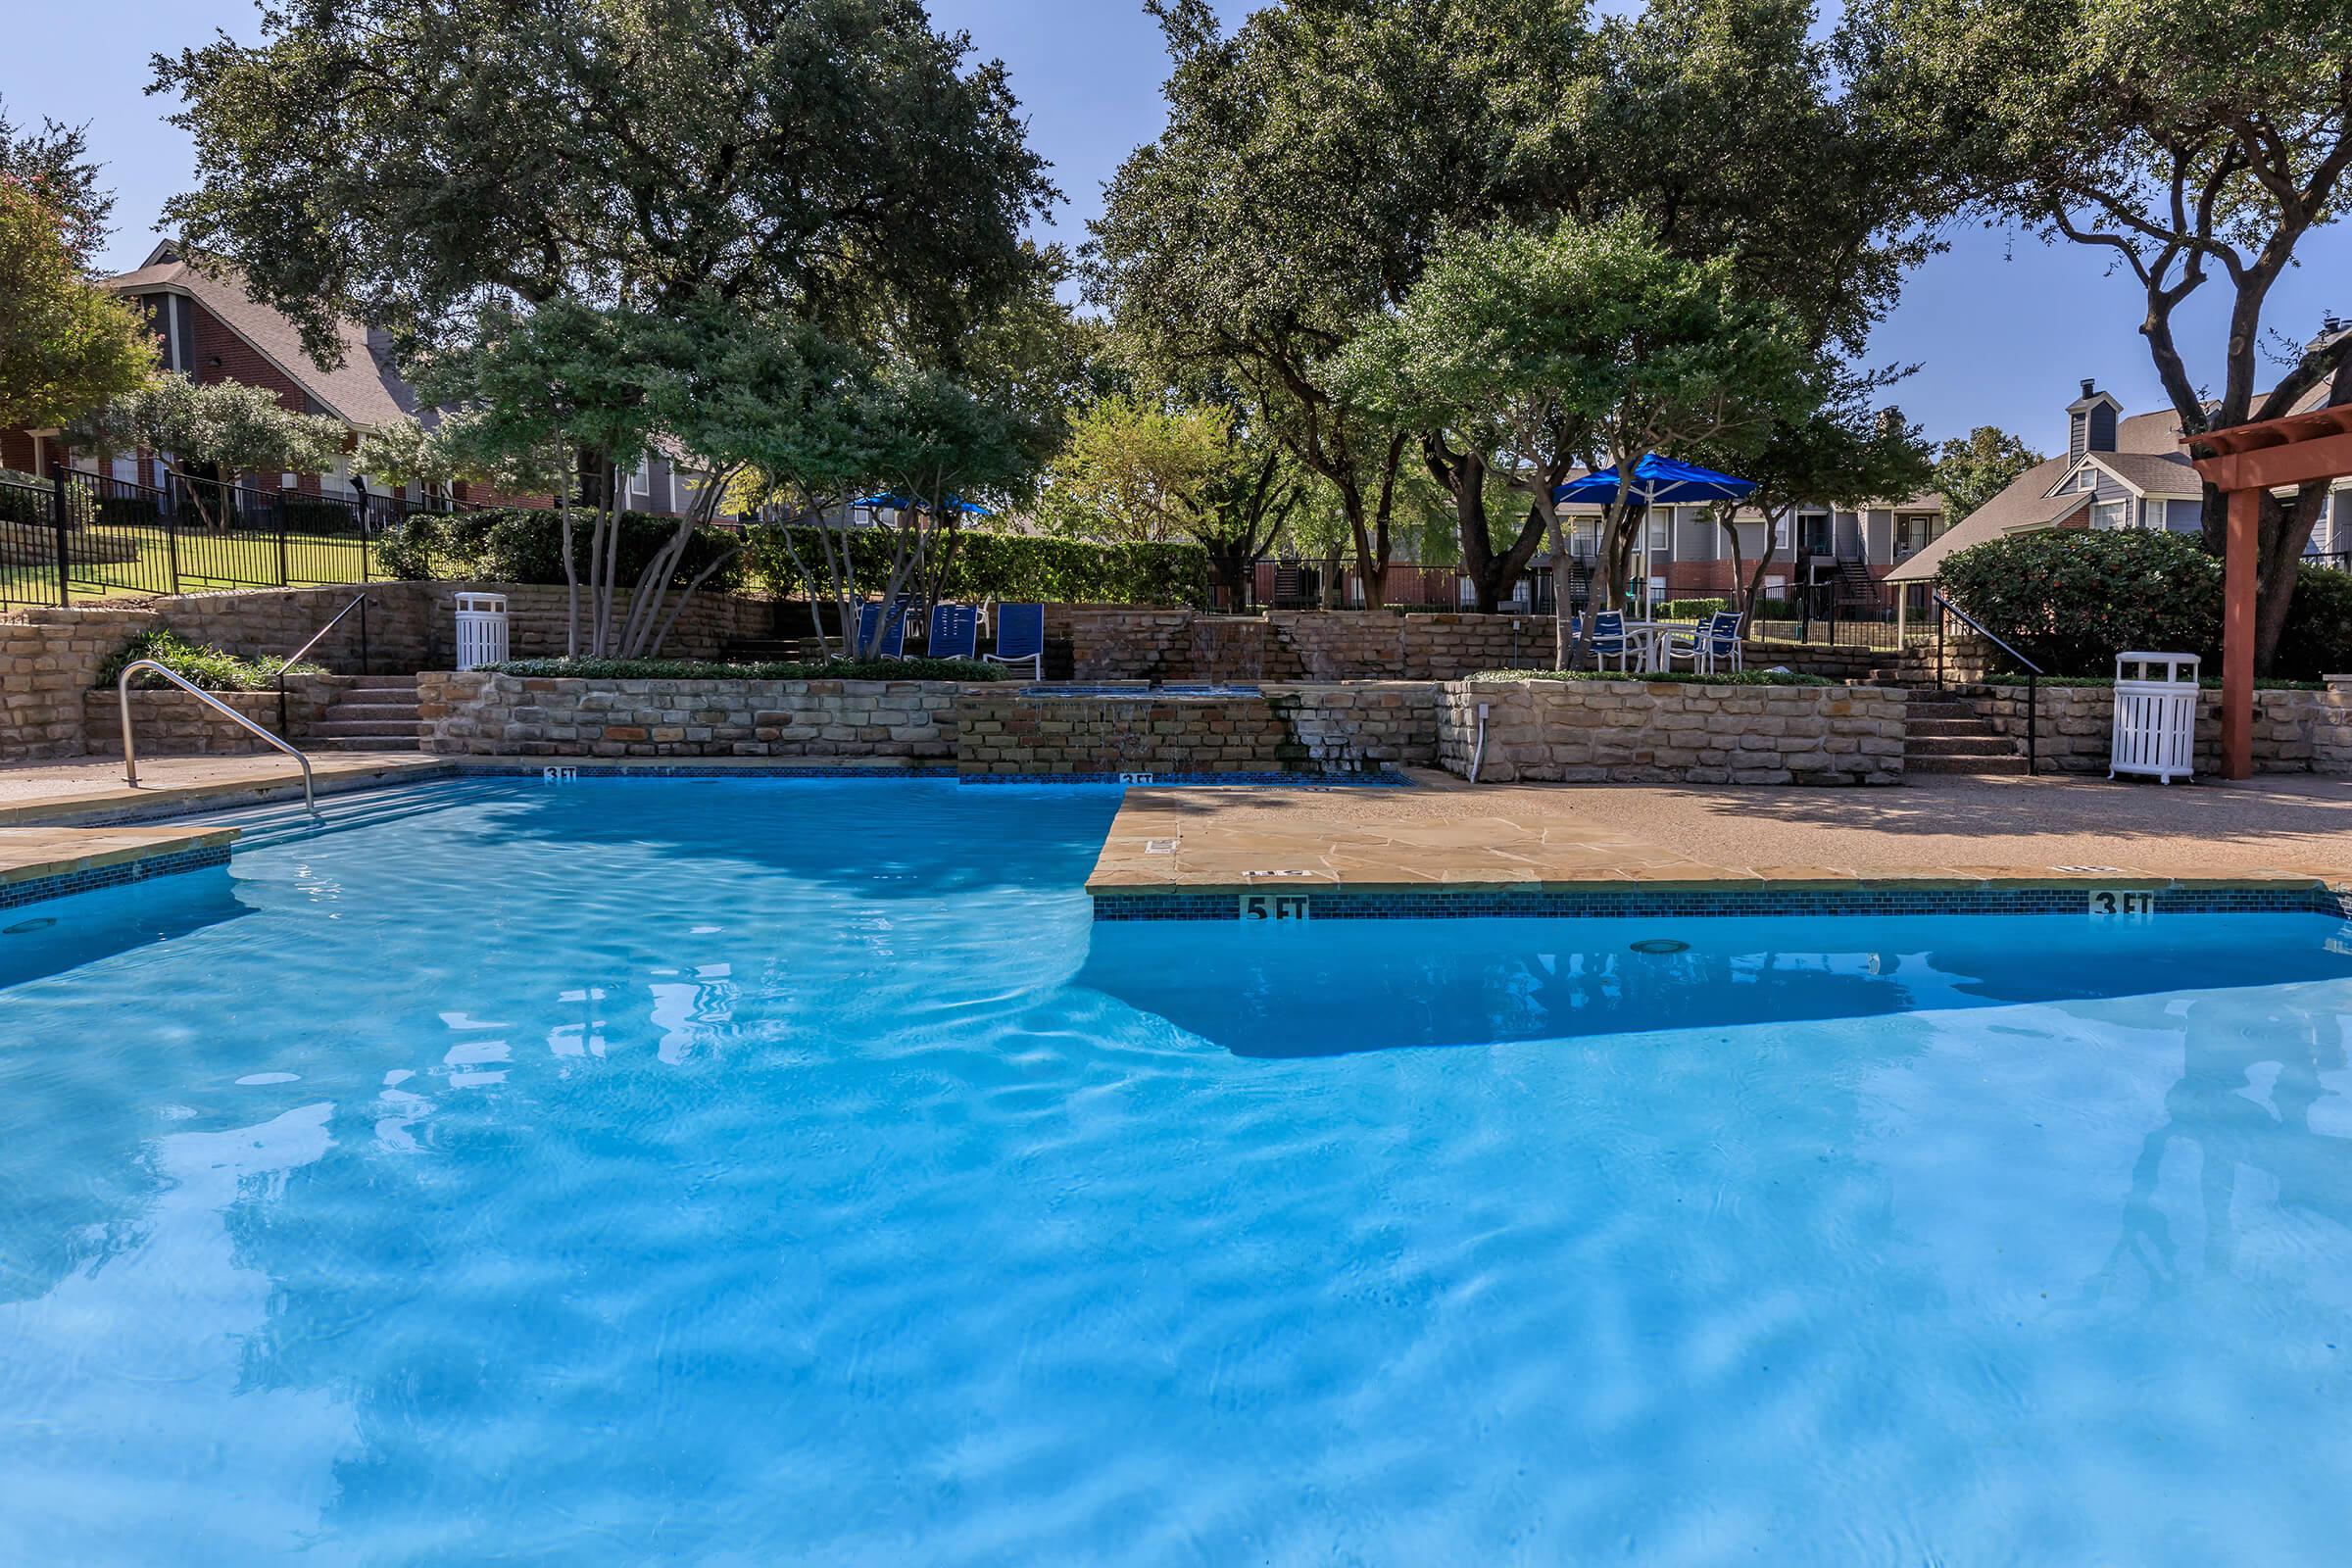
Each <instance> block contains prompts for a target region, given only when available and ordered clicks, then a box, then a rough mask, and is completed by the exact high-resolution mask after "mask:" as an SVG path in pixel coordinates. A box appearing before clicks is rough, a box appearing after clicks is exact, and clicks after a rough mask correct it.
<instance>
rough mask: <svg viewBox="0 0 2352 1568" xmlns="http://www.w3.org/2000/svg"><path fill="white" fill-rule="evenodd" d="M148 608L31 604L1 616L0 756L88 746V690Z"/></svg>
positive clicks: (34, 755) (60, 752)
mask: <svg viewBox="0 0 2352 1568" xmlns="http://www.w3.org/2000/svg"><path fill="white" fill-rule="evenodd" d="M153 624H154V617H152V616H151V615H148V614H147V613H144V612H142V611H135V610H131V611H125V610H28V611H25V612H23V613H20V614H18V615H16V616H14V617H12V618H10V619H7V620H0V761H25V760H34V759H39V758H48V757H75V756H79V755H80V754H81V753H82V752H83V751H84V750H86V749H87V748H86V736H87V730H86V727H85V723H84V716H83V697H84V694H86V693H87V692H88V691H89V689H90V687H91V685H92V683H93V682H95V681H96V680H97V678H98V670H99V668H100V666H102V665H103V664H104V663H105V662H107V660H109V659H111V658H113V657H114V653H115V650H117V649H118V648H121V647H122V646H123V642H124V641H125V640H126V639H128V638H129V637H131V636H132V635H133V634H134V633H137V632H140V631H143V630H145V629H146V628H147V627H149V626H151V625H153Z"/></svg>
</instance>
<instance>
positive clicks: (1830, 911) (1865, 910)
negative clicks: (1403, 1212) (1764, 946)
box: [1094, 883, 2352, 922]
mask: <svg viewBox="0 0 2352 1568" xmlns="http://www.w3.org/2000/svg"><path fill="white" fill-rule="evenodd" d="M1249 891H1250V893H1252V894H1257V893H1263V894H1268V895H1273V894H1280V895H1282V896H1284V897H1296V896H1299V895H1303V896H1304V897H1305V898H1306V899H1307V901H1308V903H1307V909H1308V917H1309V918H1310V919H1315V920H1527V919H1536V920H1644V919H1678V920H1681V919H1717V918H1736V917H1741V916H1747V917H1754V916H1770V915H1879V916H1886V915H1916V914H1964V915H1965V914H1990V915H2005V914H2082V913H2084V912H2085V909H2084V903H2085V900H2086V899H2087V897H2088V895H2089V893H2090V891H2091V890H2090V888H2089V887H2088V886H2087V885H2085V884H2074V885H2070V886H2065V887H2037V888H1903V889H1886V890H1876V889H1858V890H1853V891H1842V890H1838V889H1817V888H1785V889H1757V890H1752V891H1751V890H1746V889H1735V888H1724V889H1658V890H1655V891H1645V890H1640V889H1626V890H1623V891H1618V890H1610V889H1592V890H1573V891H1571V890H1560V891H1545V890H1540V889H1539V890H1521V891H1510V890H1497V889H1463V890H1461V891H1458V892H1447V891H1446V890H1444V889H1440V888H1432V889H1430V890H1428V891H1422V890H1418V889H1415V890H1406V891H1399V890H1395V889H1380V890H1376V891H1375V890H1364V891H1355V892H1350V891H1348V890H1347V889H1345V888H1342V889H1317V888H1312V887H1309V888H1300V887H1299V886H1298V885H1297V884H1295V883H1294V884H1291V885H1289V886H1287V887H1285V886H1281V885H1268V886H1267V887H1264V888H1252V889H1250V890H1249ZM2154 891H2155V894H2156V912H2157V913H2158V914H2326V915H2332V916H2334V917H2335V918H2337V919H2340V920H2352V886H2348V887H2343V888H2327V887H2316V886H2315V887H2286V886H2268V887H2243V888H2170V889H2157V890H2154ZM1242 897H1243V894H1242V892H1241V891H1240V890H1237V889H1228V890H1224V891H1219V892H1209V891H1204V890H1193V889H1181V890H1170V891H1166V892H1146V893H1099V894H1096V895H1095V899H1094V905H1095V918H1096V919H1097V920H1098V921H1104V922H1108V921H1127V920H1225V921H1233V920H1237V919H1238V918H1239V913H1240V903H1241V899H1242Z"/></svg>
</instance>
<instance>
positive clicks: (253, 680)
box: [97, 626, 326, 692]
mask: <svg viewBox="0 0 2352 1568" xmlns="http://www.w3.org/2000/svg"><path fill="white" fill-rule="evenodd" d="M141 659H152V660H154V661H155V662H157V663H159V664H161V665H163V666H164V667H165V668H166V669H169V670H171V671H172V673H173V674H174V675H178V676H180V677H181V678H182V679H185V680H189V681H193V682H194V683H195V684H196V685H198V686H201V687H203V688H204V689H205V690H206V691H208V692H258V691H265V690H267V689H269V688H270V687H271V686H274V685H275V684H276V683H277V677H278V672H279V671H280V670H283V671H284V672H285V673H287V674H290V675H323V674H325V673H326V671H325V670H324V669H322V668H320V667H319V665H317V664H309V663H304V664H288V663H287V662H285V661H284V660H282V659H274V658H272V659H244V658H240V657H239V656H238V655H235V654H232V653H228V652H226V651H224V650H222V649H219V648H215V647H212V646H211V645H209V644H205V643H192V642H189V641H188V640H187V639H186V638H184V637H182V636H180V635H179V633H177V632H175V631H173V630H172V628H171V627H169V626H159V627H157V628H155V629H154V630H153V631H143V632H140V633H139V634H138V635H137V636H135V637H132V638H131V639H130V640H129V641H128V642H126V643H124V644H123V646H122V647H121V648H118V649H116V650H115V653H114V657H113V658H111V659H109V660H108V661H107V662H105V663H104V664H102V665H100V666H99V670H98V680H97V686H98V688H99V689H101V690H103V689H105V688H107V687H111V686H113V685H114V684H115V683H116V682H117V681H119V680H121V679H122V678H123V666H124V665H125V664H128V663H131V662H134V661H136V660H141ZM130 683H131V685H132V686H133V687H134V688H136V689H137V690H140V691H152V690H156V689H158V688H162V687H167V686H169V685H171V682H169V681H167V680H164V679H162V678H161V677H159V676H157V675H156V674H155V673H154V672H153V671H152V670H141V671H139V673H138V674H136V675H134V676H132V677H131V682H130Z"/></svg>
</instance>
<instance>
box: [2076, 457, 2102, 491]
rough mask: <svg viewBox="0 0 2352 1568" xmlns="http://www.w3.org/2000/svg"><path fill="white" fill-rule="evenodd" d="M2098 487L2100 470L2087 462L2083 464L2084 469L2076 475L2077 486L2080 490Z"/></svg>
mask: <svg viewBox="0 0 2352 1568" xmlns="http://www.w3.org/2000/svg"><path fill="white" fill-rule="evenodd" d="M2098 487H2099V470H2098V469H2096V468H2094V467H2092V466H2090V465H2089V464H2087V463H2085V464H2084V465H2082V472H2080V473H2078V474H2076V475H2075V488H2076V489H2078V490H2096V489H2097V488H2098Z"/></svg>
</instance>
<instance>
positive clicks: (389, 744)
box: [303, 735, 424, 752]
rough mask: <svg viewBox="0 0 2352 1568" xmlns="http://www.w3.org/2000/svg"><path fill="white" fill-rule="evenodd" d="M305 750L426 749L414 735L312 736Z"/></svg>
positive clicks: (371, 750) (391, 750)
mask: <svg viewBox="0 0 2352 1568" xmlns="http://www.w3.org/2000/svg"><path fill="white" fill-rule="evenodd" d="M303 750H305V751H310V752H420V751H422V750H424V748H423V747H422V746H421V745H419V744H418V743H417V737H416V736H414V735H410V736H406V737H402V736H394V735H311V736H308V737H306V738H305V739H304V741H303Z"/></svg>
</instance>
